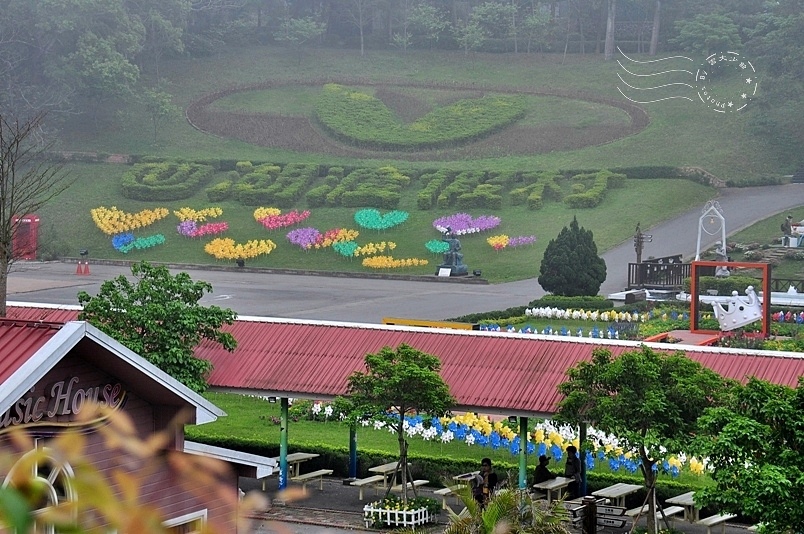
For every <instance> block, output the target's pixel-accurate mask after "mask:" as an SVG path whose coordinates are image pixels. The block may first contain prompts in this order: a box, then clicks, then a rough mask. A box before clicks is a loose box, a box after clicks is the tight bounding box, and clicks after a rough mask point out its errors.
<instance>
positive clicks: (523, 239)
mask: <svg viewBox="0 0 804 534" xmlns="http://www.w3.org/2000/svg"><path fill="white" fill-rule="evenodd" d="M535 242H536V236H535V235H519V236H516V237H512V238H511V239H509V240H508V246H509V247H523V246H525V245H532V244H533V243H535Z"/></svg>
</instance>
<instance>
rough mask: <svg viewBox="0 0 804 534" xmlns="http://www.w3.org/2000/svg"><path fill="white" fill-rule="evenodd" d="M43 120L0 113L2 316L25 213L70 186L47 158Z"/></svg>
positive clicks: (0, 302) (0, 275) (0, 308)
mask: <svg viewBox="0 0 804 534" xmlns="http://www.w3.org/2000/svg"><path fill="white" fill-rule="evenodd" d="M43 121H44V114H41V113H40V114H38V115H35V116H34V117H33V118H31V119H28V120H21V119H17V118H14V117H12V116H10V115H4V114H2V113H0V317H5V315H6V297H7V295H8V273H9V272H10V270H11V266H12V264H13V263H14V260H15V259H16V257H15V251H14V249H13V241H14V235H15V233H16V232H17V229H18V228H19V226H20V223H21V219H22V217H23V216H24V215H27V214H32V213H34V212H36V211H37V210H38V209H39V208H41V207H42V206H43V205H44V204H45V203H47V202H49V201H50V200H52V199H53V198H55V197H56V196H58V195H59V193H61V192H62V191H64V190H65V189H67V187H69V186H70V182H69V181H68V180H66V176H67V175H66V174H65V173H64V172H62V167H61V166H60V165H54V164H51V163H49V162H48V161H47V159H46V158H45V154H46V152H47V151H48V150H49V149H50V147H51V144H49V143H47V142H44V141H43V139H42V137H41V135H42V123H43ZM17 253H18V251H17Z"/></svg>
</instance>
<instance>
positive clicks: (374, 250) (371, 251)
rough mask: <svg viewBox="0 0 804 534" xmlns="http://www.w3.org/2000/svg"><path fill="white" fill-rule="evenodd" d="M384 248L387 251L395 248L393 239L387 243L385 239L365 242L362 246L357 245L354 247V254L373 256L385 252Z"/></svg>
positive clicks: (357, 255)
mask: <svg viewBox="0 0 804 534" xmlns="http://www.w3.org/2000/svg"><path fill="white" fill-rule="evenodd" d="M386 248H387V249H388V250H389V251H391V250H394V249H395V248H396V243H394V242H393V241H388V242H387V243H386V242H385V241H382V242H380V243H367V244H365V245H363V246H362V247H357V248H356V249H355V256H356V257H360V256H374V255H376V254H382V253H383V252H385V249H386Z"/></svg>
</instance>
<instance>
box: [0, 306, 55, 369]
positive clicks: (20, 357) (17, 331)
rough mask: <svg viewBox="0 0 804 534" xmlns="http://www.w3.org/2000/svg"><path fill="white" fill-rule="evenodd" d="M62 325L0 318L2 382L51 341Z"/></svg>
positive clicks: (0, 367)
mask: <svg viewBox="0 0 804 534" xmlns="http://www.w3.org/2000/svg"><path fill="white" fill-rule="evenodd" d="M60 327H61V325H60V324H52V323H31V322H28V321H21V320H10V319H2V318H0V384H2V383H3V382H5V381H6V380H8V378H9V377H10V376H11V375H12V374H14V372H15V371H17V369H19V368H20V366H21V365H22V364H24V363H25V362H27V361H28V360H29V359H30V358H31V356H33V355H34V354H35V353H36V351H38V350H39V349H41V348H42V346H43V345H44V344H45V343H47V342H48V341H50V338H51V337H53V335H54V334H55V333H56V332H58V330H59V328H60Z"/></svg>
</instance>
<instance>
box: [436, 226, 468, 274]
mask: <svg viewBox="0 0 804 534" xmlns="http://www.w3.org/2000/svg"><path fill="white" fill-rule="evenodd" d="M442 241H444V242H446V243H449V250H448V251H446V252H445V253H444V263H442V264H441V265H439V266H438V269H439V271H440V270H441V269H449V270H450V273H449V275H450V276H465V275H467V274H469V267H467V266H466V265H465V264H464V263H463V254H462V253H461V252H460V250H461V242H460V240H459V239H458V238H457V237H455V234H453V233H452V228H450V227H447V230H446V232H444V237H443V238H442ZM436 274H437V273H436Z"/></svg>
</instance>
